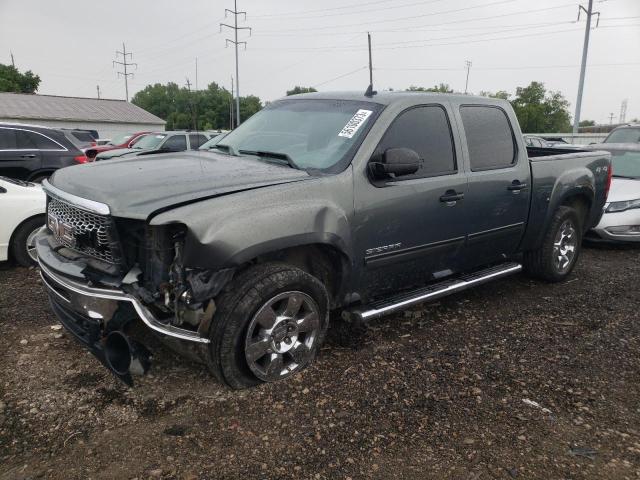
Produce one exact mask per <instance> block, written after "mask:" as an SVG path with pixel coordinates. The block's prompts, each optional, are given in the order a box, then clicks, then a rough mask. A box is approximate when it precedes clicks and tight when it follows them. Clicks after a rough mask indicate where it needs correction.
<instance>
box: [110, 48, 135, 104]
mask: <svg viewBox="0 0 640 480" xmlns="http://www.w3.org/2000/svg"><path fill="white" fill-rule="evenodd" d="M118 55H122V61H121V62H119V61H117V60H114V61H113V66H114V67H115V66H116V65H122V66H123V67H124V72H121V71H118V78H120V75H122V76H123V77H124V90H125V93H126V98H127V102H128V101H129V76H131V77H133V73H131V72H127V67H130V66H134V67H136V68H138V64H137V63H133V62H127V55H128V56H129V58H131V59H133V53H127V47H125V45H124V42H122V51H121V52H120V51H118V50H116V58H118Z"/></svg>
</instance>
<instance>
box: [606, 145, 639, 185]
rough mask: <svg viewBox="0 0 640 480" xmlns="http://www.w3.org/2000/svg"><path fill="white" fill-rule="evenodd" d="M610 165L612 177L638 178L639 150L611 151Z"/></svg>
mask: <svg viewBox="0 0 640 480" xmlns="http://www.w3.org/2000/svg"><path fill="white" fill-rule="evenodd" d="M611 154H612V157H611V166H612V168H613V176H614V177H624V178H638V179H640V151H637V152H636V151H634V152H620V151H614V152H611Z"/></svg>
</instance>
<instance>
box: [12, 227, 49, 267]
mask: <svg viewBox="0 0 640 480" xmlns="http://www.w3.org/2000/svg"><path fill="white" fill-rule="evenodd" d="M44 221H45V220H44V215H38V216H35V217H31V218H29V219H27V220H25V221H24V222H22V223H21V224H20V225H19V226H18V228H16V229H15V231H14V232H13V235H12V237H11V244H10V248H11V257H12V258H13V259H14V260H15V261H16V263H18V264H19V265H22V266H23V267H30V266H32V265H35V264H36V263H37V257H36V256H35V250H34V248H35V245H34V244H31V246H29V245H28V243H30V242H31V240H33V236H34V234H35V233H36V232H37V231H38V230H40V227H42V226H43V225H44Z"/></svg>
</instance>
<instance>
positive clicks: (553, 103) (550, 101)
mask: <svg viewBox="0 0 640 480" xmlns="http://www.w3.org/2000/svg"><path fill="white" fill-rule="evenodd" d="M511 105H512V106H513V109H514V110H515V112H516V116H517V117H518V121H519V122H520V127H521V128H522V131H523V132H525V133H553V132H564V131H568V130H569V128H570V127H571V122H570V115H569V102H568V101H567V100H566V99H565V98H564V96H563V95H562V94H561V93H560V92H547V90H546V89H545V87H544V84H543V83H541V82H531V83H530V84H529V86H527V87H518V88H517V89H516V96H515V98H514V99H513V100H512V101H511Z"/></svg>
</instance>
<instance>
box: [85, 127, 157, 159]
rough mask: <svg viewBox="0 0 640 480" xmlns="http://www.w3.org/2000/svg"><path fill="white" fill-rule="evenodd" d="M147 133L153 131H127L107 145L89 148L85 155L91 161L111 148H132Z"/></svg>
mask: <svg viewBox="0 0 640 480" xmlns="http://www.w3.org/2000/svg"><path fill="white" fill-rule="evenodd" d="M147 133H151V132H137V133H125V134H123V135H118V136H117V137H114V139H113V140H111V141H110V142H109V143H107V144H106V145H99V146H96V147H92V148H89V149H87V150H86V151H85V155H86V156H87V158H88V159H89V160H90V161H92V160H93V159H94V158H96V155H98V154H99V153H100V152H107V151H109V150H115V149H116V148H131V146H132V145H133V144H134V143H136V142H137V141H138V140H139V139H140V137H142V136H143V135H146V134H147Z"/></svg>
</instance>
